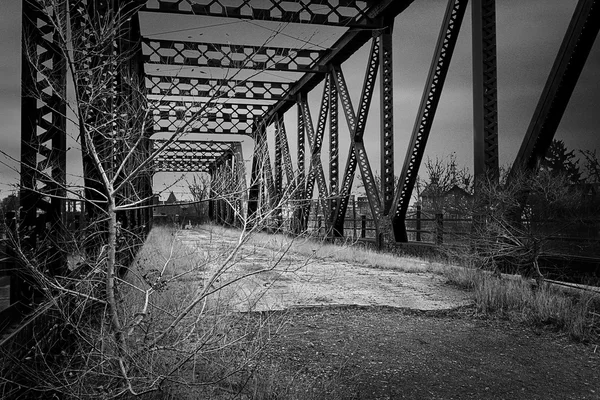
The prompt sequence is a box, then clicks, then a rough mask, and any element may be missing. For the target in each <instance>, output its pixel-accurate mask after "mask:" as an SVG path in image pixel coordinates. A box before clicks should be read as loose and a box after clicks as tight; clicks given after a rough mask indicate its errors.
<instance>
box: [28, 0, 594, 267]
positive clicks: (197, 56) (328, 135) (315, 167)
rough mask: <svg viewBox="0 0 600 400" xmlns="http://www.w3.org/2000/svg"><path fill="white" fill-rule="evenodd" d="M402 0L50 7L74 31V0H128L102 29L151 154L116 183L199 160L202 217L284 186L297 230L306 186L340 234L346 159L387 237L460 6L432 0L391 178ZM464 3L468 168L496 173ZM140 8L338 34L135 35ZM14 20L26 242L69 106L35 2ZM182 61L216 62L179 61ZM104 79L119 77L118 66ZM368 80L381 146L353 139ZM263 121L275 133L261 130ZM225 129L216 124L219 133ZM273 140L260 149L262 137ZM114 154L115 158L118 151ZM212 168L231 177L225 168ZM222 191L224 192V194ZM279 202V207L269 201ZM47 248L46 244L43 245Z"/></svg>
mask: <svg viewBox="0 0 600 400" xmlns="http://www.w3.org/2000/svg"><path fill="white" fill-rule="evenodd" d="M411 3H413V0H365V1H348V0H339V1H335V2H331V1H326V0H315V1H304V0H302V1H291V0H239V1H230V0H194V1H184V0H149V1H139V0H138V1H118V0H105V1H104V0H103V1H98V2H92V1H85V0H81V1H74V2H72V4H71V7H70V8H69V9H67V8H66V5H65V6H64V8H63V9H59V8H57V9H55V10H53V12H54V13H62V14H64V15H65V18H70V19H71V26H73V27H78V26H79V27H82V28H83V29H85V24H87V23H90V21H89V20H85V19H83V18H81V15H83V14H82V13H80V12H79V11H78V9H77V7H87V8H88V10H90V9H93V12H96V13H99V12H101V11H102V9H103V8H110V7H113V8H119V9H121V8H123V9H128V10H130V12H131V18H130V20H129V22H128V23H127V24H126V26H124V27H122V31H123V34H122V35H121V36H119V38H118V39H115V49H116V50H115V51H116V52H121V53H124V52H130V53H131V54H133V56H132V57H131V62H129V64H128V68H127V71H125V72H123V74H122V75H123V76H133V77H136V80H137V81H138V82H140V85H139V88H138V89H139V90H138V92H139V93H142V94H143V96H141V97H140V96H139V95H137V94H136V93H138V92H136V93H134V91H133V89H132V88H128V89H127V90H130V91H132V93H131V101H132V102H134V103H136V104H138V106H139V107H138V109H139V110H148V114H147V116H145V117H144V118H146V117H147V118H146V120H147V121H149V123H148V124H147V126H146V130H145V137H144V139H143V140H142V141H141V144H140V145H139V154H140V155H141V157H139V159H140V160H143V159H146V158H148V157H153V160H154V164H153V166H152V168H150V169H149V170H148V171H147V173H146V174H141V175H140V176H139V178H138V179H137V180H136V182H135V184H134V185H133V187H132V188H131V190H133V191H137V192H138V193H139V197H140V199H141V198H144V199H150V198H151V191H152V188H151V185H152V182H151V176H152V174H153V173H155V172H160V171H176V172H208V173H209V174H211V177H212V178H211V179H212V181H213V185H212V190H213V195H214V196H215V198H219V196H221V197H222V199H221V200H222V201H220V202H218V203H215V204H213V205H212V206H211V213H212V214H213V217H217V216H218V218H219V219H220V220H222V221H227V222H229V223H234V222H235V221H236V217H235V215H238V216H248V217H251V216H253V215H255V214H256V213H257V212H259V210H261V209H262V208H264V207H265V206H266V207H269V206H274V207H279V208H281V207H282V205H281V204H280V200H281V199H283V198H284V192H285V191H286V190H288V189H289V188H294V195H293V199H294V203H293V204H294V207H295V208H294V210H295V211H294V213H293V215H294V216H295V219H296V223H295V225H294V226H295V227H296V229H298V230H302V229H304V228H305V227H306V224H307V218H308V215H309V211H310V210H309V209H308V207H310V205H309V204H310V202H307V200H310V199H312V198H313V197H318V199H319V202H320V207H321V209H322V210H323V213H324V216H325V218H324V220H325V224H326V227H327V228H328V229H329V232H331V234H332V235H333V236H343V235H344V219H345V216H346V210H347V207H348V202H349V198H350V196H351V192H352V187H353V183H354V181H355V176H356V175H357V172H358V175H359V176H360V180H361V181H362V183H363V185H364V187H365V189H366V194H367V197H368V204H369V207H370V210H371V213H372V215H373V217H374V220H375V229H376V232H377V238H378V239H380V240H384V238H387V240H395V241H399V242H402V241H407V233H406V226H405V218H406V214H407V210H408V206H409V201H410V198H411V195H412V192H413V188H414V186H415V182H416V179H417V175H418V171H419V166H420V164H421V161H422V158H423V154H424V151H425V148H426V145H427V140H428V136H429V133H430V131H431V127H432V124H433V121H434V118H435V115H436V109H437V106H438V103H439V101H440V97H441V94H442V90H443V87H444V82H445V79H446V75H447V73H448V69H449V66H450V63H451V59H452V56H453V53H454V49H455V45H456V43H457V38H458V35H459V32H460V31H461V26H462V21H463V17H464V15H465V13H466V12H467V9H468V6H469V4H468V1H467V0H448V2H447V9H446V12H445V14H444V17H443V20H442V21H441V26H440V32H439V37H438V40H437V44H436V46H435V49H434V56H433V60H432V62H431V65H430V68H429V73H428V76H427V81H426V84H425V88H424V91H423V95H422V99H421V103H420V106H419V111H418V115H417V119H416V121H415V124H414V127H413V130H412V135H411V139H410V144H409V146H408V149H407V152H406V156H405V158H404V163H403V165H402V167H401V169H400V178H399V180H398V181H397V182H396V181H395V178H394V176H395V175H394V173H395V171H396V167H395V165H394V158H395V155H394V131H395V129H394V116H393V103H394V89H393V88H394V86H393V65H392V55H393V51H394V44H393V43H392V31H393V26H394V19H395V17H396V16H397V15H399V14H400V13H402V12H403V11H404V10H405V9H406V8H408V7H410V5H411ZM64 4H66V3H64ZM470 8H471V13H472V18H473V24H472V32H471V34H472V39H473V50H472V57H473V99H474V101H473V106H474V112H473V123H474V160H475V165H474V172H475V175H476V177H482V176H490V177H497V176H498V123H497V120H498V109H497V79H496V33H495V32H496V18H495V1H494V0H472V1H471V4H470ZM599 13H600V5H599V4H598V1H597V0H579V1H578V5H577V7H576V10H575V12H574V15H573V18H572V20H571V23H570V25H569V27H568V31H567V33H566V35H565V37H564V40H563V43H562V45H561V47H560V50H559V53H558V56H557V58H556V61H555V64H554V66H553V68H552V71H551V74H550V76H549V78H548V81H547V83H546V85H545V88H544V91H543V94H542V97H541V99H540V102H539V105H538V107H537V108H536V111H535V114H534V115H533V117H532V120H531V124H530V126H529V129H528V130H527V133H526V135H525V138H524V141H523V144H522V146H521V149H520V151H519V154H518V156H517V158H516V160H515V162H514V165H515V166H522V167H525V168H529V169H535V168H537V165H538V164H539V160H540V159H541V158H542V157H543V156H544V154H545V152H546V150H547V149H548V147H549V145H550V143H551V141H552V138H553V137H554V134H555V132H556V129H557V126H558V123H559V121H560V119H561V117H562V115H563V113H564V110H565V108H566V105H567V104H568V101H569V98H570V96H571V93H572V92H573V89H574V87H575V84H576V82H577V80H578V77H579V75H580V73H581V70H582V69H583V66H584V64H585V61H586V58H587V56H588V54H589V52H590V49H591V47H592V44H593V42H594V40H595V38H596V36H597V33H598V30H599V28H600V15H599ZM89 15H93V13H91V14H89ZM144 15H145V16H149V15H160V16H161V18H164V19H168V18H174V16H188V17H198V18H202V21H203V22H202V23H207V22H206V21H208V20H209V19H210V18H214V19H215V20H217V21H219V22H220V23H221V22H222V21H223V19H226V20H244V21H257V22H261V23H262V22H265V23H269V22H272V23H286V24H298V25H311V26H326V27H333V28H335V29H338V31H337V32H339V33H338V35H337V39H336V40H335V41H334V42H333V43H331V44H329V45H327V46H320V47H316V46H296V47H282V46H271V45H269V44H268V43H262V44H259V45H256V44H247V40H246V38H244V37H234V36H230V37H227V38H226V39H225V38H224V39H223V40H222V41H220V42H199V41H194V40H189V38H188V40H186V39H173V38H171V37H168V35H166V36H164V35H163V37H157V35H145V32H144V27H143V26H142V25H141V24H140V18H141V16H144ZM23 32H24V35H23V36H24V37H27V38H28V40H29V41H30V42H28V45H30V44H31V41H32V42H33V43H34V44H35V46H37V48H38V59H37V61H35V62H33V61H32V60H31V59H29V58H27V57H25V56H24V57H23V64H22V68H23V96H22V131H21V135H22V155H21V163H22V178H21V185H22V191H21V197H20V201H21V206H22V210H23V212H22V220H23V226H25V227H26V229H29V230H30V231H31V232H32V233H33V234H31V235H29V236H28V238H29V239H28V240H29V242H30V243H28V245H29V246H32V247H35V241H36V237H41V236H47V235H58V233H57V232H58V229H48V227H53V226H56V227H57V226H59V223H58V222H59V221H60V220H61V218H62V216H61V215H62V213H63V212H64V207H63V202H62V201H61V198H64V197H65V189H64V187H65V182H66V177H65V171H66V168H65V165H66V150H67V148H66V135H67V129H66V124H67V121H66V119H67V118H66V116H67V115H68V113H67V112H66V110H65V104H64V102H63V101H62V100H61V99H63V98H64V97H65V96H64V94H65V93H64V91H65V90H66V89H65V88H66V87H67V82H66V78H65V76H66V71H65V65H64V62H63V60H61V53H60V52H59V51H57V50H56V48H57V44H58V42H59V41H60V40H61V38H59V37H58V36H57V30H56V28H55V27H53V26H52V25H51V24H49V23H48V21H46V20H45V18H44V16H43V13H41V12H40V9H39V3H38V1H36V0H23ZM238 36H239V35H238ZM82 40H84V39H82ZM369 42H370V50H369V52H368V58H367V60H366V64H367V68H366V72H365V76H364V79H363V80H362V82H361V83H360V85H361V86H362V91H361V95H360V98H359V100H358V103H355V102H353V101H352V99H351V96H350V89H351V87H353V86H354V85H355V83H354V82H348V81H347V79H346V77H345V75H344V73H343V72H342V64H343V63H344V62H345V61H346V60H348V59H349V58H350V57H351V56H352V55H353V54H355V53H356V52H357V51H358V50H359V49H360V48H361V47H363V45H365V44H367V43H369ZM82 62H88V63H91V64H90V65H93V63H94V62H99V60H94V59H93V57H92V58H90V59H84V60H82ZM195 69H196V70H200V69H205V70H210V71H222V73H221V74H214V75H213V74H198V73H192V72H191V71H194V70H195ZM173 71H177V72H176V73H173ZM231 71H243V72H244V74H238V73H234V74H231V73H229V72H231ZM265 72H270V73H277V74H284V75H285V76H286V77H287V78H286V79H268V75H265V74H264V73H265ZM44 76H52V77H53V79H54V81H55V82H59V83H60V84H59V85H56V86H48V87H39V86H40V85H42V86H43V85H44V84H45V83H44V82H46V80H45V79H44V78H43V77H44ZM232 76H233V78H232ZM115 79H116V81H117V82H122V80H123V77H122V76H117V77H116V78H115ZM119 79H121V81H119ZM377 81H378V84H379V85H380V90H379V97H380V98H379V102H380V103H381V116H380V120H381V123H380V130H379V134H378V136H379V141H380V151H379V154H367V150H366V147H365V140H366V138H367V137H368V139H369V140H373V133H372V132H368V133H366V132H365V127H366V120H367V117H368V115H369V108H370V104H371V102H372V100H373V96H374V92H375V87H376V84H377ZM117 84H119V83H117ZM349 84H350V86H351V87H350V88H349ZM319 85H322V86H323V91H322V94H321V96H320V102H319V108H318V109H319V111H318V115H313V114H312V112H311V107H310V103H309V101H308V94H309V93H310V92H311V91H313V90H314V89H315V88H316V87H317V86H319ZM32 87H35V88H36V89H37V90H38V91H41V92H44V93H45V95H44V97H43V101H39V100H36V99H33V98H31V97H30V96H29V92H30V90H31V88H32ZM123 90H125V89H123ZM61 91H62V92H61ZM82 95H85V94H82ZM293 107H296V109H297V116H298V121H297V124H296V125H295V126H294V129H290V126H289V122H287V124H288V126H286V121H285V119H284V114H285V113H286V112H287V111H289V110H291V109H292V108H293ZM140 112H141V111H140ZM340 114H341V115H343V119H344V120H345V121H346V124H347V127H348V131H349V132H350V135H349V138H348V139H349V142H350V145H349V148H347V149H340V148H339V147H340V137H339V136H340V135H339V133H340V127H339V124H340V119H341V118H340V117H341V115H340ZM136 118H138V119H140V118H141V117H140V115H137V116H136ZM144 118H141V119H144ZM272 131H274V132H275V133H274V138H273V139H272V140H271V139H270V138H269V134H270V133H269V132H272ZM157 134H162V135H163V136H161V139H155V137H156V136H155V135H157ZM164 135H166V136H164ZM169 135H175V136H169ZM202 135H210V136H202ZM224 135H228V136H227V139H225V136H224ZM230 135H245V136H249V137H250V138H252V139H253V141H254V152H253V158H252V167H251V169H250V177H249V179H247V178H245V176H244V168H243V164H244V159H243V156H242V153H241V145H240V141H241V139H231V136H230ZM290 135H291V136H292V137H288V136H290ZM163 137H171V139H164V138H163ZM240 137H241V136H240ZM207 138H209V139H207ZM288 139H290V140H294V141H295V147H296V149H297V151H296V152H297V154H295V157H293V155H292V154H291V153H290V147H289V144H290V142H289V141H288ZM98 140H99V142H98V143H97V144H98V145H100V146H104V147H105V148H107V149H108V150H110V147H111V146H110V143H109V142H106V141H105V142H102V140H103V139H101V138H99V139H98ZM273 143H274V149H273V150H274V152H273V153H272V154H274V157H273V160H272V162H271V159H270V158H271V156H270V154H271V153H270V150H269V146H273ZM325 143H326V144H327V146H326V147H327V148H328V149H329V154H328V158H327V159H328V168H325V167H324V166H323V161H322V156H323V154H322V153H323V149H324V144H325ZM114 150H115V149H114V148H113V149H112V151H114ZM340 151H342V152H345V153H347V154H348V156H347V161H346V164H345V165H340V159H339V153H340ZM84 153H85V151H84ZM115 154H117V155H115V157H116V158H115V160H117V159H118V152H117V153H115ZM85 157H86V155H85V154H84V155H83V158H84V175H85V179H86V196H87V197H88V198H89V199H90V200H92V201H93V200H97V197H98V193H99V190H98V189H97V188H95V187H94V182H95V181H96V180H97V176H95V175H94V174H96V173H97V171H93V170H90V169H89V168H86V167H85ZM293 158H294V160H292V159H293ZM375 159H378V161H379V165H378V169H379V171H380V174H381V179H380V180H379V181H378V180H377V179H376V176H375V174H374V172H373V164H372V160H375ZM136 160H137V159H136ZM128 162H130V163H133V165H132V168H133V169H135V163H136V162H137V163H138V164H140V163H142V162H141V161H139V160H138V161H131V160H129V161H128ZM294 163H295V166H294ZM223 176H228V177H230V179H228V180H227V182H226V180H224V179H222V177H223ZM246 181H248V182H249V186H248V187H247V188H246V186H245V185H246ZM242 188H243V189H242ZM246 189H247V199H246V198H245V197H244V196H246ZM219 192H220V193H219ZM224 193H229V194H228V196H230V197H229V198H226V197H225V196H224ZM232 193H237V199H236V200H235V201H231V198H232V197H231V194H232ZM148 201H149V200H148ZM148 201H147V202H146V203H144V204H145V205H146V206H147V207H146V208H143V207H142V208H140V209H139V210H132V211H131V212H129V213H130V214H131V215H129V216H128V217H127V218H126V220H127V221H129V224H131V226H138V227H141V226H144V227H147V226H149V225H150V221H151V213H150V211H149V210H150V209H151V208H150V203H149V202H148ZM278 212H279V215H280V214H281V210H279V211H278ZM275 214H276V215H277V212H276V213H275ZM144 229H146V228H144ZM54 251H55V252H56V253H57V254H59V255H60V251H59V250H58V249H55V250H54ZM61 257H63V256H57V257H55V258H53V259H54V260H55V267H53V268H54V269H57V270H59V269H60V268H61V267H60V265H62V264H64V257H63V258H61Z"/></svg>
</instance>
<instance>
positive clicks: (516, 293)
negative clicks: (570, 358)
mask: <svg viewBox="0 0 600 400" xmlns="http://www.w3.org/2000/svg"><path fill="white" fill-rule="evenodd" d="M444 275H445V276H446V277H447V278H448V280H449V282H451V283H453V284H456V285H457V286H460V287H462V288H466V289H470V290H472V293H473V299H474V301H475V304H476V307H477V310H478V311H479V312H481V313H485V314H493V315H500V316H504V317H508V318H511V319H515V320H519V321H522V322H526V323H532V324H535V325H538V326H552V327H554V328H555V329H557V330H560V331H562V332H565V333H567V334H568V335H569V336H570V337H571V338H573V339H575V340H594V339H596V340H598V339H600V336H599V333H600V330H599V325H600V321H598V318H597V312H596V311H595V310H597V308H598V304H599V303H600V297H599V295H598V294H597V293H593V292H582V293H581V294H579V295H575V294H567V293H564V292H562V291H560V290H559V289H557V288H555V287H552V286H551V285H549V284H547V283H543V284H541V285H539V286H537V285H532V284H531V282H530V281H527V280H525V279H521V278H517V279H507V278H503V277H499V276H497V275H493V274H490V273H488V272H486V271H482V270H476V269H472V268H456V267H455V268H449V269H448V270H447V271H446V272H445V273H444Z"/></svg>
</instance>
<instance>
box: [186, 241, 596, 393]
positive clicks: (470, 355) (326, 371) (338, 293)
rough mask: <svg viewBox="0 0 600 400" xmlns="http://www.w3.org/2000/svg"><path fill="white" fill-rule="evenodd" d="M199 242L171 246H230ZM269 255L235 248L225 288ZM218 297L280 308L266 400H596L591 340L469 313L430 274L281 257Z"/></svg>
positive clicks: (244, 305) (244, 306) (267, 363)
mask: <svg viewBox="0 0 600 400" xmlns="http://www.w3.org/2000/svg"><path fill="white" fill-rule="evenodd" d="M209 236H210V234H209V232H208V231H185V232H182V233H181V236H180V240H182V241H183V242H184V243H186V244H187V245H188V246H190V247H193V248H194V249H196V250H198V251H205V252H210V251H213V250H212V248H211V246H213V247H214V246H216V245H221V246H223V245H224V244H225V245H226V246H231V245H232V244H233V243H232V238H226V237H219V238H217V239H215V237H209ZM209 242H210V243H213V244H212V245H208V243H209ZM276 254H277V252H273V251H271V250H268V249H266V248H264V247H262V246H253V245H250V246H245V247H244V248H243V250H242V251H241V252H240V257H238V262H237V263H236V266H235V268H234V269H233V271H231V272H230V273H229V274H228V275H227V276H226V277H225V278H224V280H227V279H234V278H235V277H237V276H239V275H240V274H243V273H247V272H249V271H255V270H258V269H260V268H268V267H269V266H271V265H272V263H273V260H275V259H276ZM414 262H419V261H417V260H415V261H414ZM266 289H268V290H266ZM228 296H229V297H230V298H231V299H232V300H233V301H234V304H235V308H236V309H238V310H240V311H247V310H248V309H249V308H250V307H251V306H252V305H254V304H255V305H256V308H255V309H256V310H263V311H264V310H283V309H285V310H287V311H286V312H285V314H284V315H285V316H286V318H287V319H288V323H287V324H285V325H284V327H283V328H282V329H281V331H280V332H279V334H278V335H276V336H274V338H273V339H272V341H271V342H270V346H268V347H267V350H266V354H265V356H264V367H263V368H266V370H265V371H266V372H263V375H265V374H266V376H268V377H269V376H270V378H269V379H270V380H269V382H270V383H269V384H270V385H276V386H277V387H276V388H275V389H273V388H271V392H270V393H271V396H274V395H273V394H272V393H276V396H274V397H269V398H273V399H286V400H288V399H302V400H316V399H320V400H321V399H322V400H325V399H337V400H340V399H355V400H357V399H361V400H365V399H590V400H592V399H600V347H598V346H597V345H596V344H595V343H591V344H577V343H574V342H573V341H571V340H570V339H568V338H566V337H564V336H562V335H560V334H558V333H556V332H551V331H549V330H547V329H546V328H545V327H541V326H540V327H531V326H523V325H520V324H518V323H514V322H508V321H503V320H497V319H493V318H490V317H483V316H480V315H478V314H477V313H476V312H475V309H474V306H473V305H472V302H471V301H470V300H469V294H468V293H466V292H463V291H461V290H458V289H456V288H453V287H451V286H449V285H447V284H445V279H444V278H443V277H441V276H439V275H434V274H430V273H406V272H402V271H398V270H382V269H375V268H368V267H364V266H355V265H349V264H348V263H341V262H332V261H326V260H310V262H309V263H306V259H305V257H300V256H298V255H294V254H287V255H286V256H285V257H284V258H283V259H282V260H281V261H280V262H279V264H278V266H277V268H275V270H273V271H270V272H268V273H266V274H263V275H259V276H254V277H252V278H250V279H249V280H246V281H244V282H242V283H236V284H235V285H234V286H232V287H230V288H229V289H228ZM250 298H253V299H255V301H249V299H250ZM598 344H600V343H598ZM220 398H221V397H219V399H220ZM234 398H247V399H251V398H254V397H253V396H246V397H244V396H241V397H234Z"/></svg>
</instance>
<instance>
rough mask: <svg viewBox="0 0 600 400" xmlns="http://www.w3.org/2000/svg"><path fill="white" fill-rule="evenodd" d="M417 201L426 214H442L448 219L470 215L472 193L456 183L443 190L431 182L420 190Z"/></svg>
mask: <svg viewBox="0 0 600 400" xmlns="http://www.w3.org/2000/svg"><path fill="white" fill-rule="evenodd" d="M419 203H420V204H421V210H422V212H423V213H426V214H431V215H434V214H444V218H449V219H458V218H465V217H468V216H470V210H471V206H472V204H473V195H472V194H471V193H469V192H468V191H466V190H465V189H463V188H461V187H460V186H458V185H454V186H452V187H450V188H449V189H445V190H444V189H443V188H442V187H440V186H439V185H437V184H434V183H432V184H429V185H427V187H426V188H425V189H424V190H423V192H421V196H420V199H419Z"/></svg>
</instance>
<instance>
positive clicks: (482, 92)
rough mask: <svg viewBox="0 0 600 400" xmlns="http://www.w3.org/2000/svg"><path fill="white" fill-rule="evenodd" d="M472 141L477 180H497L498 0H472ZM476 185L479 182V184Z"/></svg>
mask: <svg viewBox="0 0 600 400" xmlns="http://www.w3.org/2000/svg"><path fill="white" fill-rule="evenodd" d="M471 7H472V21H473V23H472V30H473V135H474V136H473V144H474V175H475V180H476V181H477V180H479V179H481V178H482V177H488V178H490V179H495V180H497V179H498V177H499V174H500V172H499V170H500V167H499V158H498V88H497V86H498V80H497V69H496V0H472V3H471ZM476 186H477V185H476Z"/></svg>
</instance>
